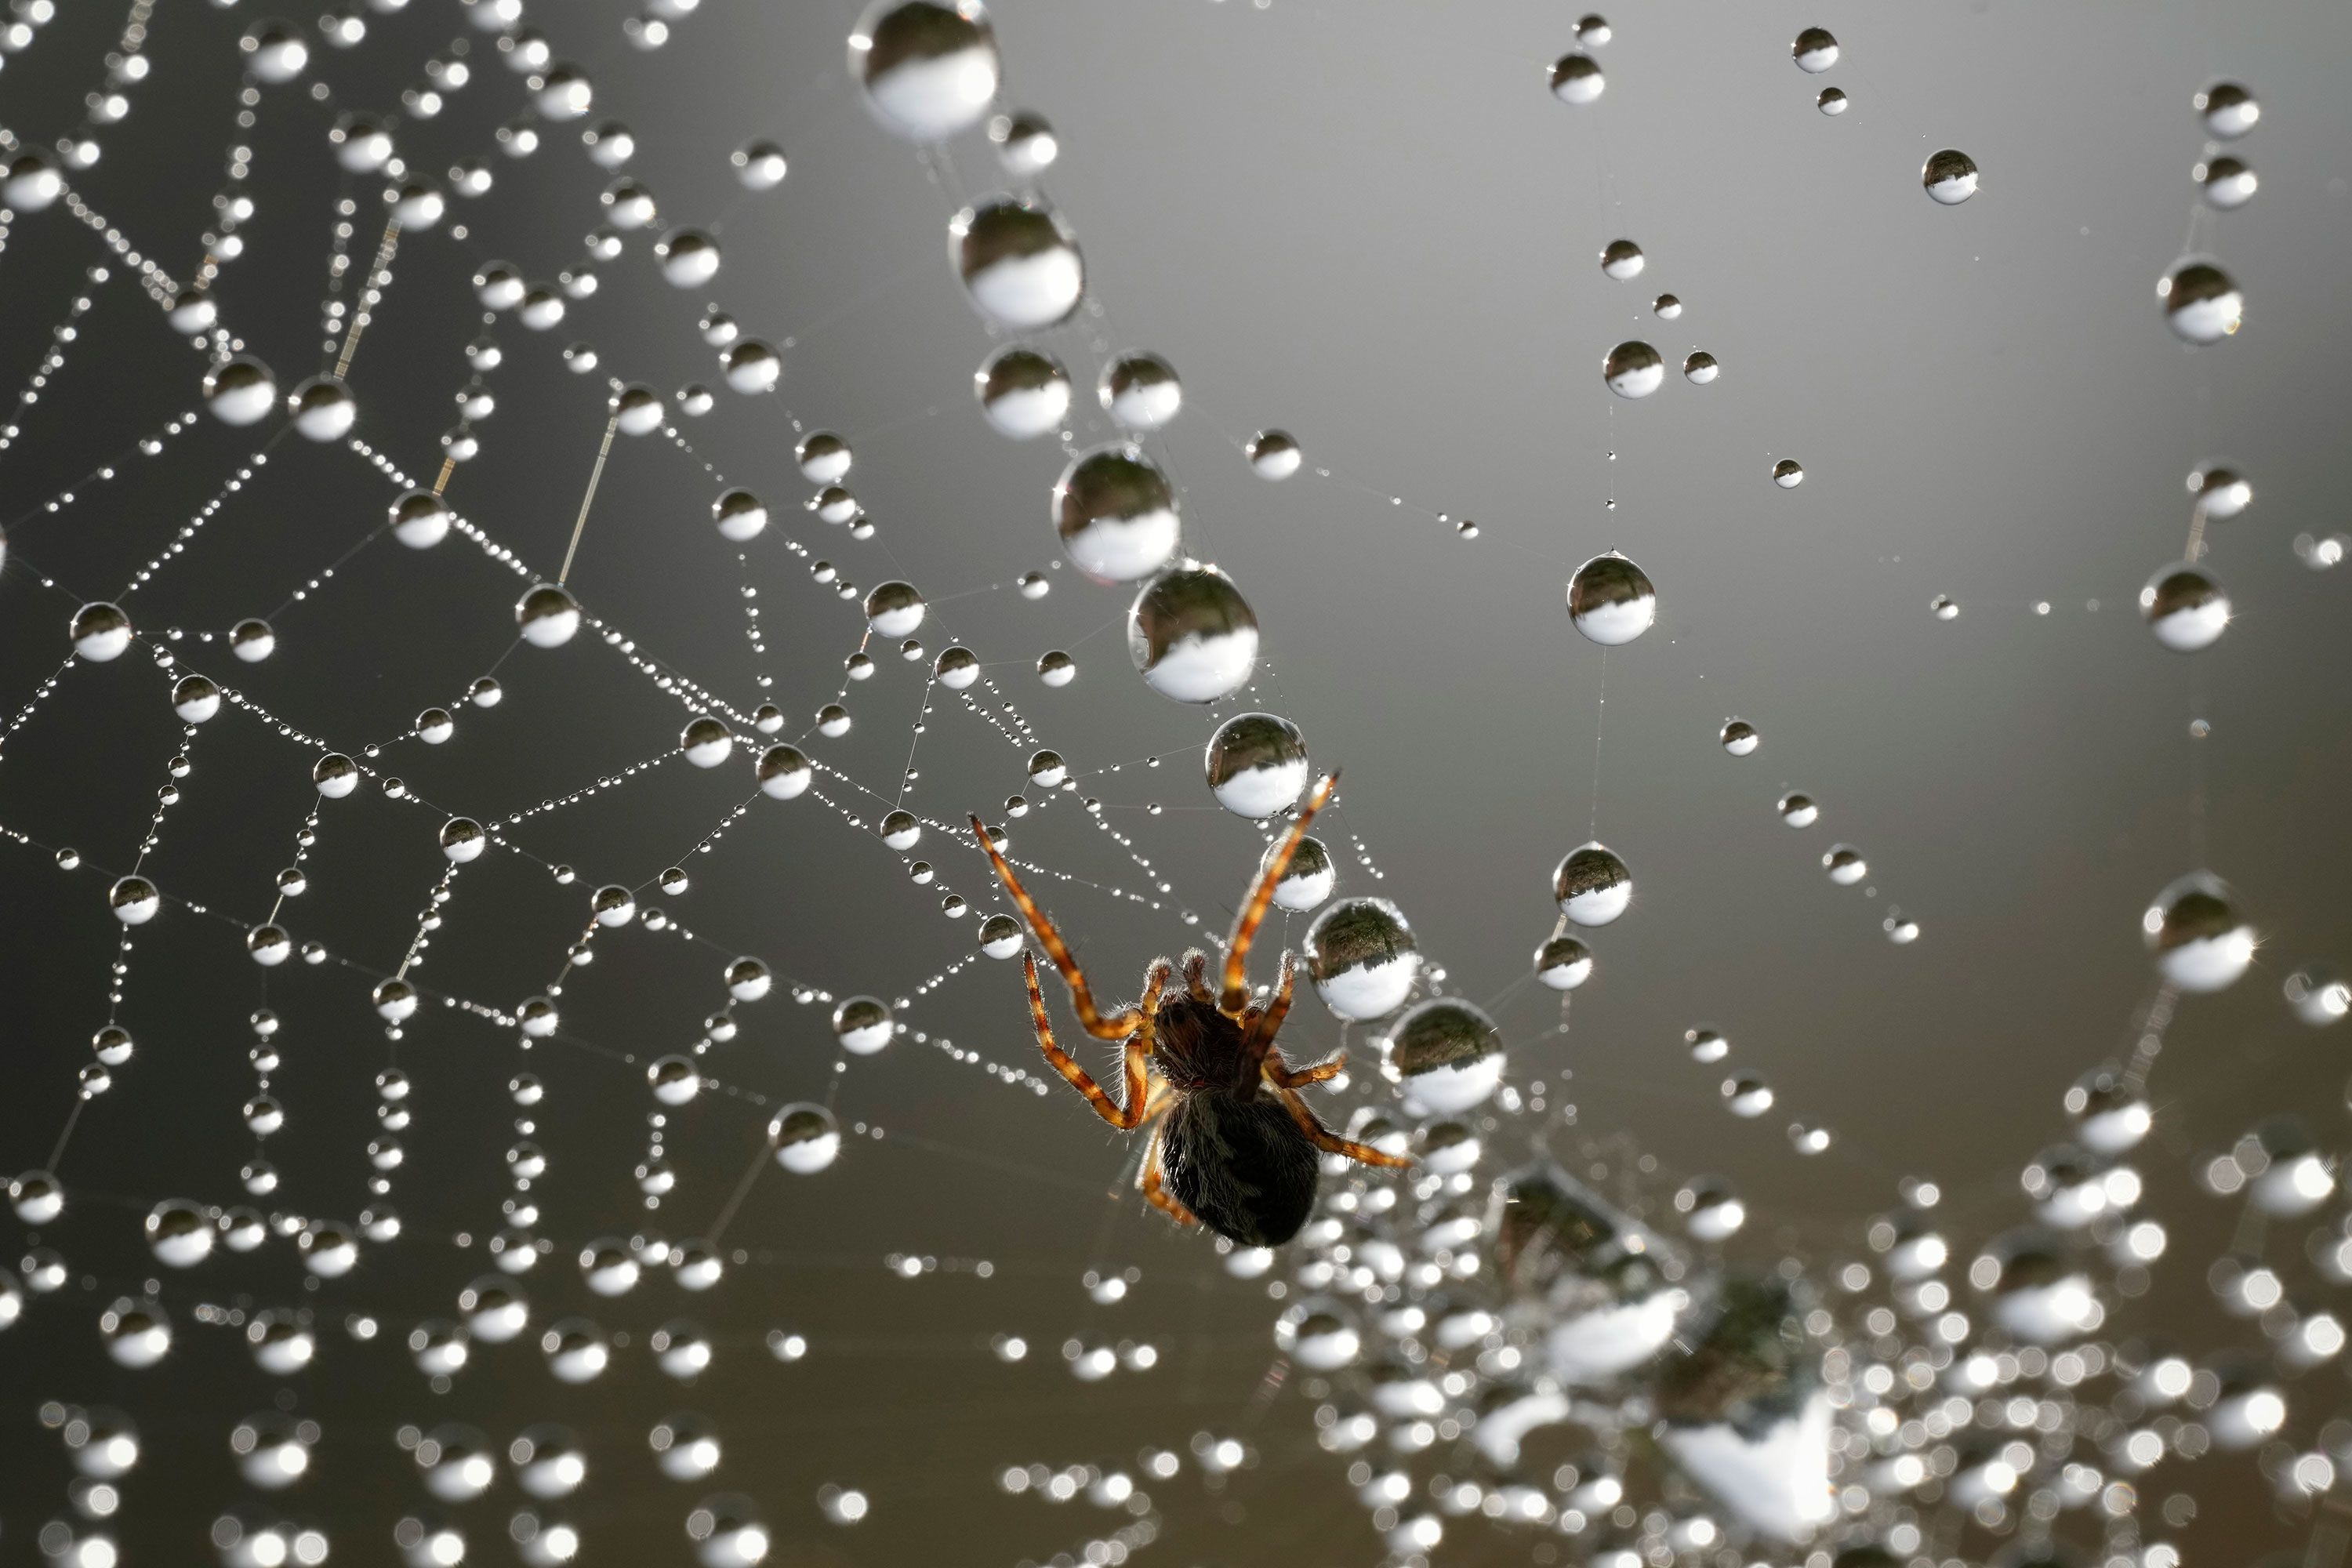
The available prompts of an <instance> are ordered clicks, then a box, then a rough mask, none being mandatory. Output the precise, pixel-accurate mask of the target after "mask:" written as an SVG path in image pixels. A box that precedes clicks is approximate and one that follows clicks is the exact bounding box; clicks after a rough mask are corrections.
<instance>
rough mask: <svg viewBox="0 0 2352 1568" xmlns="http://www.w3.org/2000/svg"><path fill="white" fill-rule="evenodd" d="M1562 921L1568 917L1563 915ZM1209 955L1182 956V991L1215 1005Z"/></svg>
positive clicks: (1193, 953)
mask: <svg viewBox="0 0 2352 1568" xmlns="http://www.w3.org/2000/svg"><path fill="white" fill-rule="evenodd" d="M1560 918H1561V919H1562V920H1565V919H1567V918H1568V917H1567V916H1565V915H1563V916H1561V917H1560ZM1208 974H1209V955H1208V954H1207V953H1205V952H1202V951H1201V950H1200V949H1199V948H1197V947H1196V948H1194V949H1193V950H1192V952H1188V953H1186V954H1185V955H1184V990H1185V992H1186V994H1189V995H1190V996H1191V997H1192V1000H1193V1001H1195V1002H1206V1003H1207V1004H1209V1005H1211V1006H1212V1007H1213V1006H1215V1005H1217V994H1216V993H1215V992H1213V991H1212V990H1210V989H1209V980H1208Z"/></svg>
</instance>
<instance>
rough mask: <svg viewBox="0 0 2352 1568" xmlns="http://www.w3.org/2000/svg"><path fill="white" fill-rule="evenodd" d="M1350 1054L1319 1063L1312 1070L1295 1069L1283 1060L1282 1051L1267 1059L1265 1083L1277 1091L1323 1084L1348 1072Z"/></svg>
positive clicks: (1342, 1053) (1340, 1054) (1343, 1054)
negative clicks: (1326, 1080)
mask: <svg viewBox="0 0 2352 1568" xmlns="http://www.w3.org/2000/svg"><path fill="white" fill-rule="evenodd" d="M1347 1067H1348V1053H1347V1052H1345V1051H1342V1052H1340V1053H1339V1055H1338V1056H1336V1057H1333V1058H1331V1059H1330V1060H1329V1061H1328V1062H1317V1063H1316V1064H1315V1065H1314V1066H1313V1067H1311V1068H1295V1067H1292V1066H1291V1065H1290V1064H1289V1063H1288V1062H1286V1061H1284V1060H1283V1059H1282V1053H1281V1052H1280V1051H1276V1052H1275V1053H1274V1054H1273V1055H1272V1056H1270V1057H1268V1058H1265V1081H1266V1082H1268V1083H1270V1084H1273V1085H1274V1086H1275V1087H1276V1088H1277V1089H1297V1088H1299V1087H1300V1086H1301V1085H1304V1084H1310V1083H1321V1082H1323V1081H1324V1080H1325V1079H1335V1078H1338V1077H1339V1075H1340V1074H1341V1073H1342V1072H1344V1071H1346V1070H1347Z"/></svg>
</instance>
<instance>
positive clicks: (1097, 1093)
mask: <svg viewBox="0 0 2352 1568" xmlns="http://www.w3.org/2000/svg"><path fill="white" fill-rule="evenodd" d="M1338 783H1339V775H1338V774H1337V773H1332V774H1328V775H1327V776H1326V777H1325V778H1324V779H1323V781H1322V782H1321V783H1320V784H1318V785H1316V788H1315V794H1314V795H1312V796H1311V797H1310V798H1309V799H1308V800H1307V808H1306V809H1305V810H1304V811H1302V812H1300V813H1299V814H1298V820H1297V822H1296V823H1294V824H1293V825H1292V826H1291V829H1290V836H1289V837H1287V838H1286V839H1285V840H1284V841H1283V845H1282V849H1281V852H1280V853H1279V854H1277V855H1276V856H1275V857H1274V858H1272V859H1270V860H1268V861H1267V862H1266V863H1265V868H1263V869H1262V870H1261V871H1260V872H1259V873H1258V879H1257V883H1256V885H1255V887H1253V888H1252V889H1250V893H1249V898H1248V899H1247V900H1245V901H1244V903H1243V905H1242V908H1241V913H1240V914H1239V915H1238V916H1236V917H1235V918H1234V931H1233V936H1232V939H1231V940H1230V941H1228V942H1226V944H1225V971H1224V984H1223V992H1222V994H1221V993H1219V992H1213V991H1211V990H1210V989H1209V987H1208V984H1207V971H1208V966H1209V956H1208V954H1206V953H1204V952H1200V951H1199V950H1197V949H1196V950H1194V951H1192V952H1188V953H1186V954H1185V955H1184V964H1183V974H1184V988H1183V989H1182V990H1181V991H1177V992H1171V991H1169V990H1168V989H1167V985H1168V981H1169V979H1170V977H1171V975H1172V974H1173V973H1175V966H1174V965H1172V964H1171V963H1169V962H1168V961H1167V960H1166V959H1164V958H1160V959H1154V960H1153V961H1152V963H1151V965H1150V968H1148V969H1146V970H1145V971H1144V974H1143V998H1142V1000H1141V1001H1139V1002H1138V1003H1137V1004H1136V1005H1134V1006H1132V1007H1126V1008H1122V1009H1120V1010H1119V1011H1118V1012H1116V1013H1113V1014H1110V1015H1109V1016H1105V1015H1104V1014H1103V1013H1102V1011H1101V1010H1100V1009H1099V1008H1098V1007H1097V1006H1096V1005H1095V998H1094V992H1093V990H1092V989H1091V988H1090V987H1089V986H1088V985H1087V977H1086V975H1085V974H1084V973H1081V972H1080V970H1079V968H1078V963H1077V960H1076V959H1075V958H1073V957H1071V956H1070V950H1069V948H1068V947H1067V946H1066V945H1065V944H1064V943H1063V942H1062V934H1061V932H1059V931H1055V929H1054V922H1053V921H1051V920H1049V919H1047V918H1046V915H1045V910H1041V909H1039V908H1038V907H1037V905H1036V902H1035V900H1033V899H1031V898H1030V897H1029V894H1028V892H1027V890H1026V889H1024V888H1023V887H1022V886H1021V879H1020V878H1018V877H1016V876H1014V875H1013V868H1012V867H1011V866H1009V865H1007V864H1006V863H1005V859H1004V857H1003V855H1001V854H999V853H998V852H997V848H996V845H995V844H994V842H993V841H992V840H991V839H990V837H989V836H988V829H987V828H986V827H984V826H982V825H981V820H980V818H978V817H976V816H975V817H973V818H972V819H971V830H972V832H973V833H974V834H975V835H977V836H978V837H979V839H980V847H982V849H984V850H986V851H987V852H988V858H989V860H990V862H991V863H992V864H993V865H994V866H995V868H996V875H997V877H998V878H999V879H1001V880H1002V881H1003V883H1004V890H1005V891H1006V892H1008V893H1010V894H1012V895H1013V902H1014V903H1015V904H1017V905H1019V906H1020V909H1021V913H1022V915H1023V916H1024V918H1025V919H1027V921H1029V929H1030V930H1031V931H1034V932H1036V933H1037V941H1038V943H1039V945H1041V946H1042V947H1044V948H1045V955H1046V956H1047V957H1048V958H1050V959H1052V960H1053V961H1054V967H1055V969H1057V970H1059V971H1061V974H1062V979H1063V980H1064V981H1065V982H1066V983H1067V984H1068V985H1069V988H1070V1005H1071V1006H1072V1008H1074V1009H1075V1010H1076V1013H1077V1015H1078V1024H1079V1026H1080V1027H1082V1028H1084V1029H1085V1030H1086V1032H1087V1034H1089V1035H1092V1036H1093V1037H1095V1038H1097V1039H1098V1040H1116V1041H1118V1043H1119V1044H1120V1045H1122V1046H1123V1047H1125V1058H1124V1061H1123V1063H1122V1067H1123V1069H1124V1073H1125V1078H1126V1085H1125V1088H1126V1092H1125V1094H1124V1095H1123V1096H1122V1097H1121V1098H1120V1099H1119V1100H1117V1101H1113V1100H1112V1099H1111V1097H1110V1096H1109V1095H1108V1093H1106V1092H1105V1091H1104V1089H1103V1088H1102V1086H1101V1085H1100V1084H1098V1083H1097V1082H1095V1080H1094V1079H1092V1078H1091V1077H1089V1076H1088V1075H1087V1069H1086V1068H1082V1067H1080V1066H1079V1065H1078V1064H1077V1063H1076V1061H1075V1060H1073V1059H1072V1058H1071V1057H1070V1054H1069V1053H1068V1052H1067V1051H1065V1050H1064V1049H1062V1047H1060V1046H1058V1045H1056V1044H1055V1042H1054V1026H1053V1023H1052V1021H1051V1020H1050V1019H1048V1018H1047V1017H1046V1016H1045V994H1044V993H1043V992H1042V991H1040V990H1039V989H1038V988H1037V959H1036V955H1035V954H1034V953H1028V952H1024V953H1023V954H1022V955H1021V966H1022V972H1023V973H1024V975H1025V976H1026V977H1027V980H1028V983H1029V1015H1030V1019H1031V1021H1032V1022H1033V1023H1034V1024H1035V1026H1036V1028H1037V1044H1038V1046H1039V1047H1041V1048H1042V1049H1043V1050H1044V1051H1045V1059H1046V1060H1047V1061H1049V1062H1052V1063H1053V1064H1054V1068H1055V1071H1057V1072H1059V1073H1060V1074H1061V1075H1062V1076H1063V1077H1064V1078H1066V1079H1069V1081H1070V1086H1071V1087H1072V1088H1074V1089H1076V1090H1077V1091H1078V1092H1079V1093H1080V1094H1083V1095H1085V1096H1086V1097H1087V1103H1088V1104H1089V1105H1092V1106H1093V1107H1094V1108H1095V1114H1097V1116H1100V1117H1101V1118H1102V1119H1103V1120H1104V1121H1108V1122H1109V1123H1110V1124H1111V1125H1112V1126H1113V1127H1116V1128H1118V1129H1119V1130H1120V1131H1133V1130H1134V1129H1136V1128H1138V1127H1140V1126H1142V1125H1144V1124H1145V1123H1146V1122H1151V1123H1154V1125H1153V1127H1152V1131H1151V1142H1150V1146H1149V1147H1148V1148H1147V1149H1146V1150H1145V1151H1144V1155H1143V1172H1142V1175H1141V1177H1140V1178H1139V1182H1138V1185H1139V1186H1140V1187H1141V1188H1142V1190H1143V1195H1144V1196H1145V1197H1146V1198H1148V1199H1150V1202H1151V1204H1152V1205H1153V1206H1154V1207H1156V1208H1158V1209H1159V1210H1160V1212H1161V1213H1163V1214H1165V1215H1168V1216H1169V1217H1170V1218H1171V1219H1173V1220H1174V1221H1176V1223H1177V1224H1179V1225H1202V1224H1205V1225H1207V1226H1208V1227H1209V1228H1210V1229H1211V1230H1213V1231H1215V1232H1216V1233H1217V1234H1218V1235H1219V1236H1222V1237H1227V1238H1229V1239H1231V1240H1233V1241H1235V1242H1238V1243H1240V1244H1241V1245H1243V1246H1244V1247H1278V1246H1280V1245H1281V1244H1282V1243H1284V1242H1286V1241H1288V1240H1289V1239H1290V1238H1291V1237H1294V1236H1296V1235H1297V1234H1298V1228H1299V1226H1302V1225H1304V1224H1306V1223H1307V1212H1308V1211H1309V1210H1310V1209H1311V1208H1313V1207H1314V1205H1315V1186H1316V1177H1317V1175H1318V1158H1317V1153H1318V1151H1320V1152H1326V1153H1332V1154H1343V1155H1345V1156H1347V1157H1348V1158H1349V1159H1350V1160H1356V1161H1360V1162H1361V1163H1364V1164H1367V1165H1409V1164H1411V1163H1412V1161H1410V1160H1408V1159H1406V1158H1404V1157H1403V1156H1402V1155H1398V1154H1387V1153H1383V1152H1381V1151H1380V1150H1378V1149H1375V1148H1373V1147H1371V1146H1370V1144H1367V1143H1358V1142H1353V1141H1352V1140H1350V1139H1346V1138H1342V1137H1340V1136H1339V1134H1338V1133H1336V1132H1334V1131H1331V1130H1330V1129H1329V1128H1328V1127H1326V1126H1324V1125H1323V1123H1322V1122H1321V1121H1318V1120H1317V1119H1316V1116H1315V1112H1314V1111H1313V1110H1311V1109H1310V1108H1309V1107H1308V1106H1307V1101H1306V1100H1305V1099H1303V1098H1302V1097H1301V1096H1300V1094H1299V1092H1298V1090H1299V1088H1300V1087H1301V1086H1302V1085H1305V1084H1310V1083H1320V1082H1322V1081H1323V1080H1324V1079H1328V1078H1331V1077H1333V1076H1335V1075H1336V1074H1337V1073H1338V1072H1339V1069H1340V1068H1342V1067H1343V1066H1345V1065H1346V1063H1347V1058H1346V1057H1344V1056H1339V1057H1334V1058H1331V1059H1330V1060H1329V1061H1327V1062H1320V1063H1318V1064H1317V1065H1316V1066H1314V1067H1311V1068H1294V1067H1292V1066H1291V1065H1290V1063H1289V1062H1288V1061H1287V1060H1286V1059H1285V1058H1284V1057H1283V1055H1282V1053H1281V1052H1280V1051H1279V1050H1276V1048H1275V1036H1276V1034H1277V1033H1278V1032H1279V1031H1280V1030H1281V1028H1282V1021H1283V1018H1284V1017H1285V1016H1286V1015H1287V1014H1288V1013H1289V1011H1290V986H1291V981H1292V979H1293V977H1294V975H1295V973H1296V971H1297V962H1296V960H1295V959H1294V958H1293V956H1292V955H1291V954H1290V953H1288V952H1285V953H1284V954H1283V955H1282V980H1281V984H1278V985H1277V986H1276V988H1275V993H1274V998H1273V1000H1272V1001H1270V1002H1268V1003H1266V1004H1265V1005H1255V1004H1253V1003H1251V1002H1250V999H1249V996H1250V986H1249V973H1248V969H1247V964H1248V961H1249V950H1250V943H1251V942H1252V940H1253V939H1255V937H1256V935H1257V928H1258V926H1259V924H1260V923H1261V922H1262V921H1264V920H1265V911H1266V908H1267V906H1268V905H1269V904H1270V903H1272V902H1273V900H1274V886H1275V884H1276V882H1278V881H1280V880H1281V879H1282V874H1283V872H1284V871H1285V870H1286V869H1288V868H1289V865H1290V857H1291V856H1292V854H1293V853H1295V852H1296V851H1297V848H1298V841H1299V840H1300V839H1301V838H1304V837H1306V836H1307V824H1308V823H1309V822H1311V821H1313V820H1314V817H1315V814H1316V813H1317V812H1318V811H1319V810H1321V809H1322V808H1323V805H1324V803H1325V802H1326V801H1328V800H1329V799H1330V798H1331V791H1332V788H1333V786H1334V785H1336V784H1338ZM1269 1091H1271V1092H1269Z"/></svg>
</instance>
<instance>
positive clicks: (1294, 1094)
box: [1274, 1089, 1412, 1165]
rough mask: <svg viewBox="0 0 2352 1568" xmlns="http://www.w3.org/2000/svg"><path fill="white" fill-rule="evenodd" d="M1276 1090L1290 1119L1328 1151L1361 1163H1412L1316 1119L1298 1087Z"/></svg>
mask: <svg viewBox="0 0 2352 1568" xmlns="http://www.w3.org/2000/svg"><path fill="white" fill-rule="evenodd" d="M1274 1092H1275V1093H1276V1095H1278V1096H1279V1097H1280V1098H1281V1100H1282V1104H1283V1109H1285V1110H1288V1111H1289V1112H1290V1119H1291V1120H1292V1121H1296V1122H1297V1123H1298V1130H1299V1131H1301V1132H1304V1133H1306V1134H1307V1142H1310V1143H1312V1144H1314V1145H1315V1146H1316V1147H1317V1148H1318V1149H1320V1150H1322V1151H1323V1152H1325V1153H1327V1154H1345V1155H1346V1156H1347V1157H1348V1158H1349V1159H1350V1160H1353V1161H1355V1162H1356V1163H1358V1164H1360V1165H1410V1164H1412V1158H1411V1157H1410V1156H1408V1155H1404V1154H1388V1153H1383V1152H1381V1151H1380V1150H1378V1149H1375V1148H1373V1147H1372V1146H1371V1145H1370V1143H1359V1142H1355V1140H1353V1139H1351V1138H1342V1137H1340V1136H1339V1134H1338V1133H1337V1132H1334V1131H1331V1130H1330V1129H1329V1128H1328V1127H1326V1126H1324V1125H1323V1124H1322V1123H1321V1122H1320V1121H1316V1120H1315V1112H1314V1111H1312V1110H1308V1109H1307V1101H1305V1100H1301V1099H1300V1098H1299V1097H1298V1091H1297V1089H1276V1090H1275V1091H1274Z"/></svg>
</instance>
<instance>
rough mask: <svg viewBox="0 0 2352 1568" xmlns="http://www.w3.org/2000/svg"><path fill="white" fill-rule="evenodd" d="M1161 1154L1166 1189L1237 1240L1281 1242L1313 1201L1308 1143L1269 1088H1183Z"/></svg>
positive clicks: (1313, 1163)
mask: <svg viewBox="0 0 2352 1568" xmlns="http://www.w3.org/2000/svg"><path fill="white" fill-rule="evenodd" d="M1160 1163H1161V1167H1162V1172H1163V1179H1164V1180H1165V1181H1166V1183H1167V1184H1168V1191H1169V1194H1170V1195H1171V1196H1172V1197H1174V1198H1175V1200H1176V1201H1177V1202H1178V1203H1181V1204H1182V1205H1184V1206H1185V1207H1186V1208H1188V1209H1190V1210H1192V1212H1193V1213H1194V1214H1195V1215H1199V1216H1200V1218H1201V1223H1202V1224H1203V1225H1205V1226H1208V1227H1209V1228H1210V1229H1211V1230H1213V1231H1215V1232H1216V1233H1217V1234H1218V1235H1219V1236H1222V1237H1226V1238H1227V1239H1228V1240H1231V1241H1234V1242H1236V1243H1238V1244H1239V1245H1241V1246H1244V1247H1279V1246H1281V1245H1282V1244H1283V1243H1284V1242H1286V1241H1288V1240H1289V1239H1290V1238H1291V1237H1294V1236H1297V1234H1298V1230H1299V1227H1300V1226H1303V1225H1305V1224H1306V1223H1307V1214H1308V1212H1309V1211H1310V1210H1311V1209H1313V1208H1314V1206H1315V1184H1316V1176H1317V1173H1318V1156H1317V1154H1316V1151H1315V1145H1313V1144H1312V1143H1310V1142H1307V1135H1306V1134H1305V1133H1304V1132H1302V1131H1299V1130H1298V1124H1297V1122H1295V1121H1292V1120H1291V1119H1290V1112H1289V1111H1288V1110H1285V1109H1284V1108H1283V1105H1282V1102H1281V1101H1279V1100H1276V1099H1274V1098H1273V1097H1271V1096H1269V1095H1265V1094H1260V1093H1256V1092H1255V1091H1253V1092H1251V1093H1248V1094H1232V1093H1218V1092H1215V1091H1213V1090H1211V1091H1207V1092H1202V1093H1198V1094H1188V1095H1184V1096H1182V1097H1181V1098H1180V1099H1179V1100H1177V1102H1176V1103H1175V1104H1174V1105H1172V1106H1171V1107H1170V1108H1169V1111H1168V1121H1167V1126H1166V1130H1165V1131H1164V1133H1163V1134H1162V1139H1161V1143H1160Z"/></svg>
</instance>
